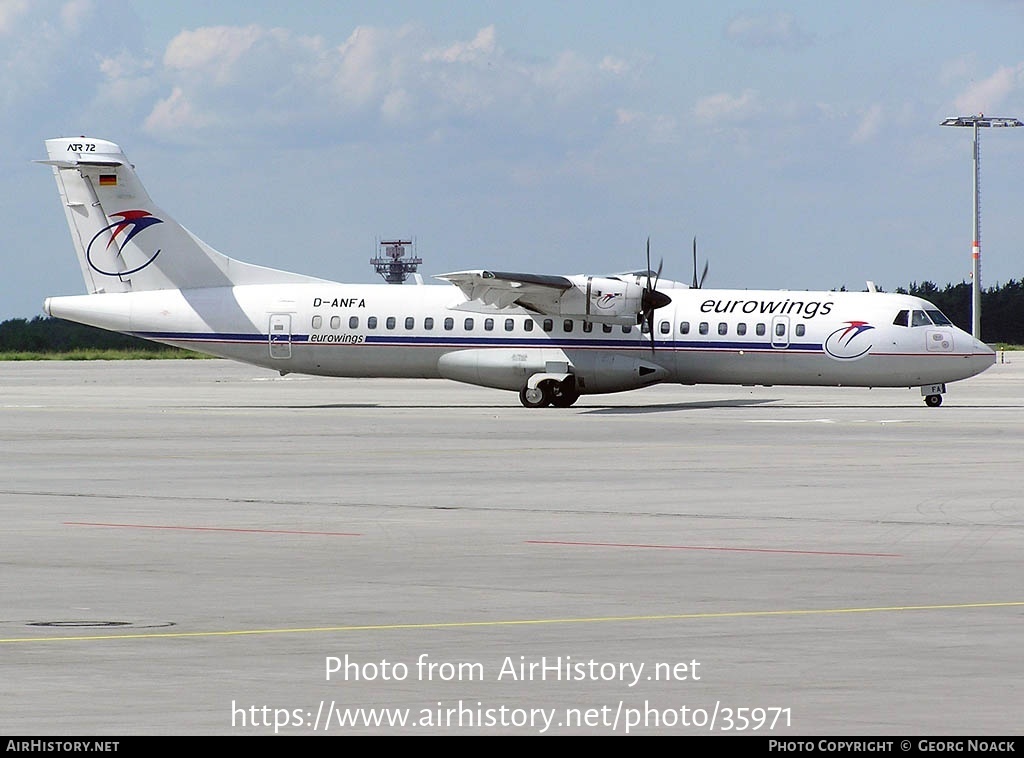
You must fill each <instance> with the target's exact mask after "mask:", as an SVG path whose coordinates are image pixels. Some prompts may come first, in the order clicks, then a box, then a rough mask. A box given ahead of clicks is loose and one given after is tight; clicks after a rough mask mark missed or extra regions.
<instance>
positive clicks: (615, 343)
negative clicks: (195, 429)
mask: <svg viewBox="0 0 1024 758" xmlns="http://www.w3.org/2000/svg"><path fill="white" fill-rule="evenodd" d="M131 334H132V335H134V336H136V337H141V338H143V339H150V340H167V341H174V342H200V343H201V342H210V343H223V342H234V343H242V344H260V345H262V344H268V343H269V339H270V338H269V336H268V335H266V334H252V333H249V334H245V333H231V332H131ZM325 334H333V332H326V333H325ZM337 334H339V335H340V334H350V332H338V333H337ZM364 336H365V340H364V341H363V342H362V343H351V342H318V343H316V344H317V345H324V346H329V347H364V346H366V345H374V346H380V347H476V348H518V347H523V348H526V347H548V348H563V349H585V348H589V349H595V350H608V349H615V350H650V348H651V343H650V340H649V339H648V338H646V337H645V338H637V339H630V340H613V339H587V338H571V337H565V338H544V337H539V338H524V337H519V338H516V337H507V338H502V337H494V336H490V337H433V336H429V337H427V336H415V335H408V336H402V335H395V336H391V335H384V334H365V335H364ZM309 338H310V335H308V334H292V335H291V339H290V342H291V344H293V345H295V344H312V343H310V341H309ZM288 341H289V340H284V339H282V340H280V342H281V343H286V342H288ZM655 348H656V349H658V350H677V351H682V350H702V351H707V350H712V351H716V350H717V351H737V350H745V351H750V352H755V351H762V352H778V351H780V350H787V351H791V352H804V353H806V352H821V350H822V346H821V343H817V342H811V343H798V342H791V343H789V345H788V347H772V345H771V343H770V342H733V341H724V340H722V341H714V340H702V341H683V340H656V341H655Z"/></svg>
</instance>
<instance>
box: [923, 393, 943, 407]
mask: <svg viewBox="0 0 1024 758" xmlns="http://www.w3.org/2000/svg"><path fill="white" fill-rule="evenodd" d="M924 401H925V403H926V404H927V405H928V407H929V408H938V407H939V406H940V405H942V395H927V396H926V397H925V399H924Z"/></svg>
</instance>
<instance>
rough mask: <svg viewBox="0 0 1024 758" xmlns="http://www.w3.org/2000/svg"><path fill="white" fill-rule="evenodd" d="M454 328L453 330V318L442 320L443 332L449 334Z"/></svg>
mask: <svg viewBox="0 0 1024 758" xmlns="http://www.w3.org/2000/svg"><path fill="white" fill-rule="evenodd" d="M454 328H455V319H453V318H446V319H445V320H444V330H445V331H446V332H450V331H451V330H452V329H454Z"/></svg>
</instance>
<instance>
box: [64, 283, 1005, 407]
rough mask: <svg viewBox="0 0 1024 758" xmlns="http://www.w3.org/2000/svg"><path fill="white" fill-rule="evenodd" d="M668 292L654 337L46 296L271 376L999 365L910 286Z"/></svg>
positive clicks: (267, 290)
mask: <svg viewBox="0 0 1024 758" xmlns="http://www.w3.org/2000/svg"><path fill="white" fill-rule="evenodd" d="M665 294H667V295H669V296H670V297H671V303H670V304H669V305H667V306H665V307H662V308H659V309H658V310H657V311H656V312H655V314H654V320H653V323H654V329H653V332H654V335H653V344H652V339H651V335H650V334H649V333H646V331H645V330H642V329H641V327H640V326H618V325H607V324H599V323H586V322H584V321H583V320H582V319H581V318H575V319H573V318H564V317H560V316H558V317H556V316H545V315H540V314H536V313H531V312H529V311H527V310H525V309H522V308H519V307H513V308H507V307H506V308H500V309H499V308H492V307H489V306H483V305H481V304H480V303H479V302H473V301H467V299H466V297H465V296H464V295H463V294H462V293H461V292H460V290H459V289H458V288H457V287H453V286H450V285H431V286H394V285H385V284H379V285H367V284H341V283H332V282H323V283H308V284H255V285H240V286H234V287H205V288H198V289H191V290H173V289H166V290H151V291H145V292H128V293H113V294H92V295H83V296H72V297H57V298H50V299H49V300H47V303H46V311H47V313H48V314H50V315H53V316H57V317H61V318H67V319H70V320H73V321H79V322H82V323H87V324H91V325H93V326H98V327H102V328H105V329H113V330H116V331H120V332H124V333H128V334H134V335H137V336H140V337H144V338H146V339H150V340H154V341H157V342H162V343H166V344H170V345H176V346H180V347H183V348H187V349H190V350H195V351H198V352H202V353H208V354H212V355H217V356H222V357H225V358H231V359H235V360H240V361H245V362H247V363H252V364H256V365H259V366H264V367H267V368H271V369H275V370H277V371H280V372H282V373H291V372H295V373H306V374H319V375H324V376H344V377H422V378H447V379H453V380H456V381H463V382H468V383H471V384H479V385H484V386H489V387H496V388H500V389H508V390H518V389H520V388H521V387H523V386H524V383H525V382H526V380H527V379H528V378H529V377H530V376H532V375H534V374H536V373H537V372H544V371H545V370H547V371H551V370H552V367H553V366H554V367H556V370H557V367H559V366H560V367H562V368H564V369H566V370H568V371H569V372H571V373H573V374H574V375H575V376H576V382H577V385H578V387H579V389H580V390H581V392H582V393H583V394H592V393H600V392H616V391H621V390H628V389H634V388H637V387H642V386H646V385H649V384H654V383H657V382H666V381H667V382H679V383H683V384H698V383H709V384H751V385H754V384H763V385H770V384H790V385H831V386H841V385H846V386H869V387H871V386H873V387H896V386H907V387H911V386H921V385H927V384H937V383H944V382H951V381H956V380H959V379H965V378H967V377H970V376H974V375H975V374H978V373H980V372H981V371H984V370H985V369H986V368H988V367H989V366H991V365H992V363H993V362H994V360H995V355H994V353H993V351H992V350H991V349H990V348H988V347H987V346H986V345H984V344H983V343H981V342H980V341H978V340H976V339H974V338H973V337H972V336H971V335H970V334H967V333H966V332H964V331H962V330H961V329H958V328H957V327H955V326H953V325H952V324H949V323H948V322H944V319H942V318H940V317H941V314H938V316H935V321H934V322H933V321H932V319H931V318H930V317H927V316H921V315H920V314H929V313H931V314H933V315H934V314H937V313H938V312H937V310H936V309H935V306H933V305H931V304H930V303H928V302H927V301H924V300H921V299H919V298H915V297H911V296H907V295H898V294H886V293H878V292H799V291H774V290H708V289H686V288H677V289H667V290H665ZM904 312H905V313H904ZM901 313H902V314H903V315H901ZM901 319H902V321H903V322H904V323H905V325H904V323H898V322H900V321H901ZM894 322H897V323H894ZM914 323H917V324H918V325H916V326H915V325H913V324H914Z"/></svg>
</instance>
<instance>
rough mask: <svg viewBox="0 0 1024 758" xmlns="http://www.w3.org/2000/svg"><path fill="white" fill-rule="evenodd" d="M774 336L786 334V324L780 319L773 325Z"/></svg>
mask: <svg viewBox="0 0 1024 758" xmlns="http://www.w3.org/2000/svg"><path fill="white" fill-rule="evenodd" d="M775 336H776V337H785V336H786V324H785V322H784V321H780V322H779V323H777V324H776V325H775Z"/></svg>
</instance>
